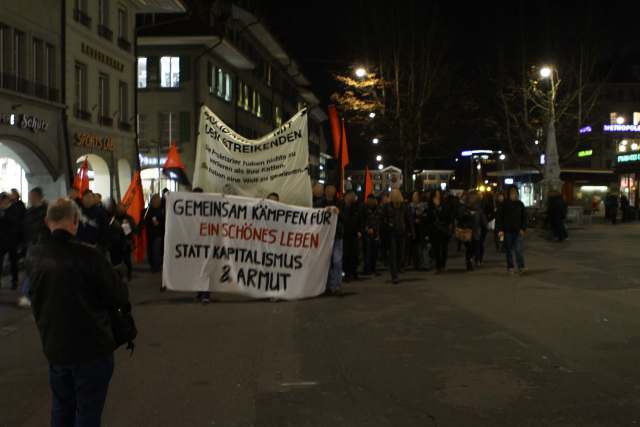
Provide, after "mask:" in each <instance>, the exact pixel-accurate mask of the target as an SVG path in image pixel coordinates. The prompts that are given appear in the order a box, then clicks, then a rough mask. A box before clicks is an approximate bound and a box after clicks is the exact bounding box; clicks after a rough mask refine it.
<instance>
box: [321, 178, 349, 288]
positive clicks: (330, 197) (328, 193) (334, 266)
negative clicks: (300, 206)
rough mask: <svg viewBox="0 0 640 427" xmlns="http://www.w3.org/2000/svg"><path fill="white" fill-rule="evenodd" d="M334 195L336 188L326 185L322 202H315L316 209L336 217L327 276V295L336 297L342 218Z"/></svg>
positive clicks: (339, 265) (339, 275) (340, 279)
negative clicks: (334, 214)
mask: <svg viewBox="0 0 640 427" xmlns="http://www.w3.org/2000/svg"><path fill="white" fill-rule="evenodd" d="M336 193H337V189H336V187H334V186H333V185H327V186H326V187H325V189H324V198H323V199H322V201H318V202H317V207H319V208H328V209H331V210H333V211H334V212H335V213H336V214H337V215H338V223H337V225H336V235H335V238H334V241H333V249H332V252H331V265H330V267H329V275H328V276H327V294H328V295H335V296H338V295H341V294H342V254H343V248H344V245H343V238H344V216H343V212H342V209H341V207H342V203H341V202H340V201H339V200H338V198H337V194H336Z"/></svg>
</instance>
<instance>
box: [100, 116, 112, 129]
mask: <svg viewBox="0 0 640 427" xmlns="http://www.w3.org/2000/svg"><path fill="white" fill-rule="evenodd" d="M98 122H99V123H100V125H101V126H108V127H112V126H113V118H111V117H109V116H98Z"/></svg>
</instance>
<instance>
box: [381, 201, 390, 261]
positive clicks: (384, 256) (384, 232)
mask: <svg viewBox="0 0 640 427" xmlns="http://www.w3.org/2000/svg"><path fill="white" fill-rule="evenodd" d="M389 203H390V199H389V193H383V194H382V196H381V197H380V207H379V211H380V216H381V217H382V212H383V211H384V209H386V208H385V206H387V205H388V204H389ZM380 259H381V260H382V264H383V265H385V266H387V265H389V230H388V229H387V226H386V224H385V223H384V222H383V221H382V218H381V219H380Z"/></svg>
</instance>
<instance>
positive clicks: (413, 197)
mask: <svg viewBox="0 0 640 427" xmlns="http://www.w3.org/2000/svg"><path fill="white" fill-rule="evenodd" d="M420 196H421V194H420V192H419V191H414V192H413V194H412V195H411V203H416V204H417V203H420V202H421V201H422V200H421V197H420Z"/></svg>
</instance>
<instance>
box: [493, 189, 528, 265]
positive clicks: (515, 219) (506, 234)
mask: <svg viewBox="0 0 640 427" xmlns="http://www.w3.org/2000/svg"><path fill="white" fill-rule="evenodd" d="M508 194H509V198H508V199H506V200H505V201H504V203H503V205H502V209H501V210H500V211H499V212H498V217H497V220H496V225H497V227H498V230H499V233H500V234H499V236H500V239H501V240H503V241H504V247H505V251H506V254H507V271H508V272H509V273H513V268H514V264H513V252H515V254H516V263H517V266H518V273H520V274H521V273H523V272H524V268H525V264H524V243H523V240H524V236H525V234H526V232H527V211H526V209H525V206H524V203H522V202H521V201H520V200H519V198H518V189H517V188H515V187H511V188H510V189H509V192H508Z"/></svg>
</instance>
